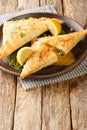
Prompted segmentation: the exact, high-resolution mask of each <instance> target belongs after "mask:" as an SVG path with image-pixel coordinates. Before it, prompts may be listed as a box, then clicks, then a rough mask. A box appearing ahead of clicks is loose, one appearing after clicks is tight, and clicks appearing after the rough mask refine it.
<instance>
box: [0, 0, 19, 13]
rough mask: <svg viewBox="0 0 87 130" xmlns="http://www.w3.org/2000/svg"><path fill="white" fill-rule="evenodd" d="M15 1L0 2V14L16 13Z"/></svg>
mask: <svg viewBox="0 0 87 130" xmlns="http://www.w3.org/2000/svg"><path fill="white" fill-rule="evenodd" d="M17 4H18V3H17V0H0V14H5V13H12V12H14V11H17Z"/></svg>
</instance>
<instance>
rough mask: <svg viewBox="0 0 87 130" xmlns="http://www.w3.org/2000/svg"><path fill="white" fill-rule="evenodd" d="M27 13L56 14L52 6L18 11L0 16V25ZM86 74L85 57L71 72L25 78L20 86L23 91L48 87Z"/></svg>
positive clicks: (86, 62) (86, 60)
mask: <svg viewBox="0 0 87 130" xmlns="http://www.w3.org/2000/svg"><path fill="white" fill-rule="evenodd" d="M29 12H52V13H57V12H56V10H55V8H54V7H53V6H42V7H37V8H32V9H29V10H23V11H19V12H16V13H12V14H5V15H0V24H1V23H3V22H4V21H6V20H8V19H9V18H12V17H14V16H18V15H21V14H26V13H29ZM85 74H87V57H86V58H85V59H84V61H83V62H82V63H81V64H80V65H79V66H77V67H75V68H74V69H73V70H71V71H69V72H67V73H65V74H63V75H60V76H57V77H52V78H47V79H30V78H26V79H23V80H20V81H21V84H22V86H23V89H24V90H28V89H31V88H35V87H40V86H44V85H49V84H51V83H57V82H61V81H65V80H69V79H72V78H75V77H78V76H82V75H85Z"/></svg>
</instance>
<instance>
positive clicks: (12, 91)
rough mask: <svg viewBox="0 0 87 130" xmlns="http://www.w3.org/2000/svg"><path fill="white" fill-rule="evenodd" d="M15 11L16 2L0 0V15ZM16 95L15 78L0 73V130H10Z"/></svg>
mask: <svg viewBox="0 0 87 130" xmlns="http://www.w3.org/2000/svg"><path fill="white" fill-rule="evenodd" d="M16 10H17V0H15V1H11V0H0V14H4V13H11V12H14V11H16ZM15 95H16V78H15V77H14V76H13V75H10V74H7V73H5V72H1V71H0V130H12V127H13V118H14V107H15Z"/></svg>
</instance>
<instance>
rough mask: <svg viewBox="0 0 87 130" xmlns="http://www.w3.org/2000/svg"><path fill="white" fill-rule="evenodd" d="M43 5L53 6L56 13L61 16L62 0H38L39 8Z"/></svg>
mask: <svg viewBox="0 0 87 130" xmlns="http://www.w3.org/2000/svg"><path fill="white" fill-rule="evenodd" d="M43 5H54V7H55V8H56V10H57V12H58V13H59V14H62V13H63V12H62V0H40V6H43Z"/></svg>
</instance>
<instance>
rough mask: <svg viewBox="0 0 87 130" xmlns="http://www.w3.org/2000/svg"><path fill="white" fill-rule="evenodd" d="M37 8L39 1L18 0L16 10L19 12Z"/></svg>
mask: <svg viewBox="0 0 87 130" xmlns="http://www.w3.org/2000/svg"><path fill="white" fill-rule="evenodd" d="M36 6H39V1H38V0H34V1H31V0H18V9H19V10H24V9H29V8H33V7H36Z"/></svg>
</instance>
